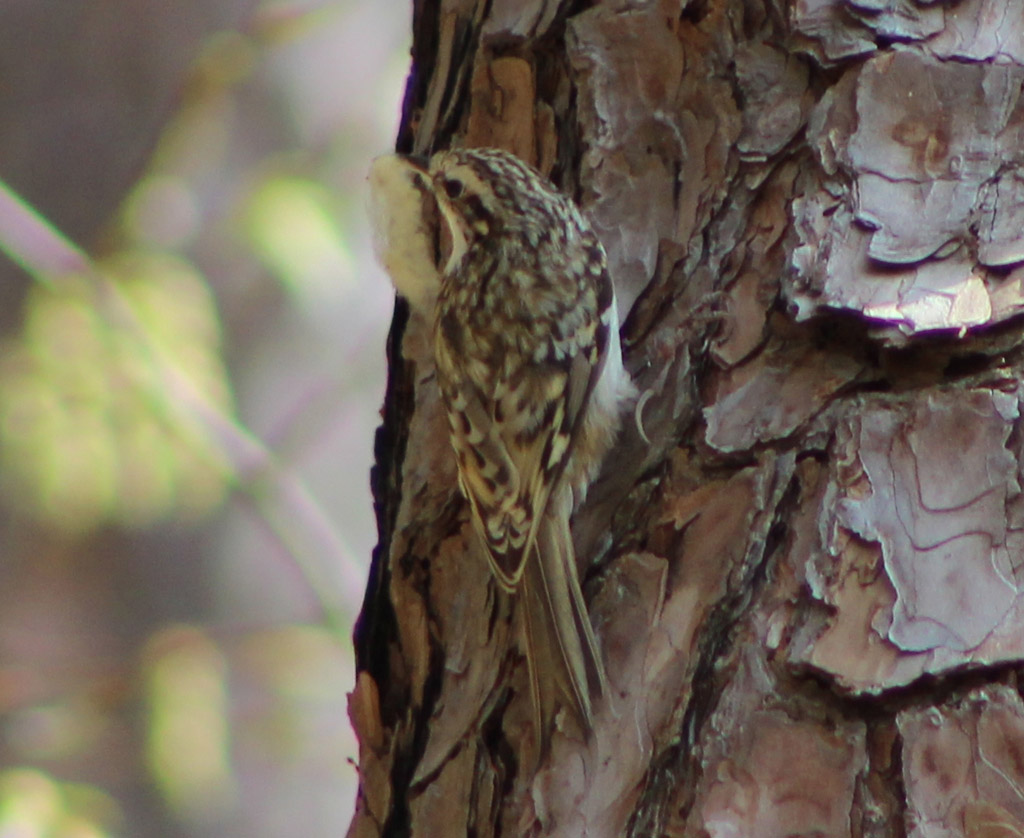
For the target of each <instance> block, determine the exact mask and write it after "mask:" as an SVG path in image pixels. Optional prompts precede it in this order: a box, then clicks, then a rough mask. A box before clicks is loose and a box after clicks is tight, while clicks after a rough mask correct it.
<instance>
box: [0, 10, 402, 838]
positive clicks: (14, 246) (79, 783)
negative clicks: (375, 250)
mask: <svg viewBox="0 0 1024 838" xmlns="http://www.w3.org/2000/svg"><path fill="white" fill-rule="evenodd" d="M221 2H222V0H211V2H210V4H208V6H206V7H204V6H202V4H198V3H196V4H194V5H191V6H190V5H189V4H188V3H185V4H183V5H182V6H181V7H180V8H179V7H177V6H174V5H173V4H171V5H167V4H162V3H158V2H155V0H140V3H139V4H138V5H132V6H128V7H126V6H123V5H121V4H116V3H110V2H107V0H84V3H83V8H87V9H88V14H86V16H85V17H84V18H83V20H84V21H85V22H84V23H83V24H82V25H83V26H87V27H94V28H93V29H89V31H88V32H84V31H83V32H82V33H81V40H80V41H79V42H75V43H74V49H65V50H64V51H62V52H59V54H60V55H62V56H65V57H68V56H69V55H70V57H69V58H68V61H69V66H70V67H71V75H70V76H69V77H68V79H67V80H66V85H67V86H68V87H69V89H73V90H74V91H75V94H76V95H78V96H79V97H80V99H81V101H82V102H83V103H86V104H84V105H82V106H81V107H82V108H83V109H84V110H83V112H84V117H83V116H82V114H81V113H78V111H77V110H76V109H75V108H67V109H63V110H62V109H61V108H60V107H56V106H55V107H54V109H53V112H52V113H48V114H47V119H48V120H50V122H49V123H45V122H41V123H40V124H50V125H51V126H56V128H57V129H59V130H58V131H57V132H56V134H55V132H54V131H53V130H52V128H51V129H48V131H49V133H47V134H46V136H47V137H49V138H50V139H52V138H53V137H54V136H56V135H58V134H59V136H60V137H63V138H64V139H63V140H61V142H66V143H67V151H66V153H67V154H69V155H70V154H72V153H74V152H75V143H76V141H77V133H76V131H77V130H78V129H80V128H81V126H82V125H86V126H91V125H94V124H95V125H98V126H100V127H103V125H102V122H103V119H104V118H106V117H103V118H101V117H100V116H99V114H100V113H102V112H103V111H102V107H103V102H104V101H105V98H104V97H106V98H107V99H109V98H111V97H114V96H115V94H116V92H117V90H116V89H117V85H118V84H120V85H121V86H122V87H123V89H124V90H125V91H128V93H139V92H141V93H142V95H143V97H144V96H145V95H146V92H147V91H146V90H145V89H143V90H141V91H139V90H138V89H137V88H138V87H139V85H144V82H143V79H151V78H153V77H154V76H152V75H147V74H149V73H151V72H152V73H156V72H158V71H166V70H167V68H168V67H169V66H170V62H169V60H168V59H167V57H166V55H165V54H164V52H165V44H166V45H168V46H167V48H166V52H167V54H175V53H174V52H173V50H171V49H170V46H169V45H170V43H171V40H172V30H170V29H167V28H166V27H167V26H169V25H171V24H175V23H177V24H180V27H179V28H178V29H174V30H173V32H175V33H177V32H179V29H180V32H186V31H188V32H193V33H200V32H202V33H203V34H201V35H198V34H193V35H192V36H190V37H193V38H198V48H197V49H196V57H195V59H194V60H193V61H192V62H191V63H190V64H189V66H188V67H187V68H185V71H184V72H183V74H182V76H181V79H180V81H179V83H178V87H177V93H176V95H175V96H174V97H173V107H172V108H171V109H170V110H169V111H168V112H167V113H166V114H165V115H164V116H163V118H162V120H161V123H160V126H159V131H157V132H156V133H154V135H153V137H152V142H151V143H150V145H149V146H148V153H147V156H146V161H147V162H146V164H145V166H144V167H143V168H142V170H141V171H139V172H137V173H136V174H135V179H134V183H133V185H132V186H131V188H130V189H128V190H126V191H125V192H124V194H123V196H122V200H121V202H120V206H119V208H118V209H117V211H116V212H112V213H111V214H110V215H109V217H108V218H106V219H105V220H104V222H103V223H102V225H101V226H100V227H98V230H99V231H100V234H99V235H96V236H93V237H92V239H91V241H92V243H93V246H92V247H91V248H89V252H88V253H83V252H82V251H79V250H78V248H77V246H76V245H73V244H71V242H70V240H69V239H68V237H67V236H66V235H65V232H66V231H64V230H62V229H61V227H60V225H59V224H57V223H55V222H54V221H53V220H52V219H51V218H50V217H49V215H48V212H47V208H46V207H45V206H40V207H36V208H33V207H32V206H31V205H28V206H23V207H21V209H18V207H17V202H16V201H11V200H8V201H6V202H4V200H3V198H4V196H3V195H2V194H0V251H3V252H6V253H7V255H8V257H9V258H10V260H11V262H12V263H14V264H17V265H20V266H21V268H22V269H23V273H22V279H24V280H25V284H26V290H25V293H24V295H23V298H22V299H21V302H20V305H21V309H20V311H19V312H18V313H17V314H18V316H17V318H16V320H17V324H16V326H13V327H9V328H7V330H6V331H5V332H0V544H4V545H6V548H7V549H6V552H4V553H3V556H4V558H3V559H0V836H3V838H7V836H11V838H14V836H17V838H36V836H38V837H39V838H44V836H45V838H91V836H97V837H98V836H118V835H147V836H148V835H155V836H160V835H169V836H170V835H173V836H181V835H188V836H218V838H224V837H227V838H230V836H245V838H261V837H262V836H267V838H269V836H281V835H303V836H304V837H305V838H319V836H324V838H326V836H334V835H338V834H341V833H342V832H343V831H344V829H345V827H346V825H347V821H348V818H349V816H350V813H351V811H352V805H353V800H354V793H355V781H356V778H355V772H354V768H353V766H352V763H351V760H352V758H354V757H355V756H356V745H355V742H354V740H353V737H352V734H351V730H350V728H349V725H348V722H347V718H346V708H345V694H346V692H347V691H348V690H349V689H351V679H352V677H353V661H352V650H351V644H350V639H349V631H350V626H351V621H352V620H353V619H354V618H355V614H356V610H357V608H358V604H359V602H360V598H361V594H362V588H363V585H364V581H363V577H364V574H365V566H366V564H367V563H368V558H369V552H370V548H371V546H372V544H373V543H374V540H375V531H374V524H373V518H372V512H371V504H370V498H369V490H368V469H369V465H370V462H371V452H372V440H373V431H374V428H375V426H376V423H377V410H378V407H379V402H380V398H381V394H382V392H383V383H384V374H385V372H384V367H383V358H384V353H383V341H384V333H385V331H386V328H387V324H388V319H389V315H390V308H391V303H392V294H391V291H390V289H389V287H388V285H387V283H386V281H385V280H384V278H383V277H382V276H381V275H380V273H379V271H378V270H377V269H376V267H375V266H374V265H373V264H372V256H371V248H370V245H369V241H368V238H369V236H368V234H367V230H366V226H365V223H364V221H363V209H362V207H363V198H362V187H363V179H364V173H365V171H366V168H367V166H368V164H369V161H370V159H371V158H372V157H373V156H375V155H376V154H378V153H380V152H381V151H383V150H386V149H387V148H388V147H389V145H390V144H391V142H392V137H393V133H394V130H395V126H396V125H397V117H398V107H399V104H398V103H399V101H400V97H401V93H402V84H403V80H404V75H405V72H406V69H407V62H408V32H409V28H410V21H409V18H410V16H411V9H410V8H408V7H406V6H405V5H404V4H397V5H395V6H394V7H393V8H388V9H382V8H378V7H376V6H373V5H371V4H361V3H358V2H355V0H337V2H317V0H237V2H231V0H223V2H222V5H223V6H224V8H228V7H230V8H231V10H232V14H236V15H237V21H238V22H237V25H235V26H232V27H224V26H221V27H216V26H213V27H209V28H208V29H207V30H203V29H202V26H201V25H200V24H199V22H198V21H199V20H200V18H201V17H202V15H204V14H206V13H207V12H206V11H202V10H203V9H208V8H215V7H217V5H218V3H221ZM190 9H191V12H190V11H189V10H190ZM239 9H243V10H244V13H243V14H240V15H238V10H239ZM5 14H8V13H5V11H4V10H2V9H0V49H2V48H4V47H5V43H4V35H3V33H4V32H11V31H15V30H18V29H19V28H24V27H19V26H17V25H15V21H12V20H5ZM55 14H60V12H56V13H55ZM69 14H70V12H69ZM174 14H179V15H181V16H182V17H181V18H180V19H179V20H177V21H175V20H174V19H173V18H164V17H161V16H167V15H174ZM189 14H194V15H195V20H191V19H187V18H186V17H185V16H187V15H189ZM40 20H46V18H45V17H41V18H40ZM5 24H9V25H5ZM41 25H44V24H41ZM203 25H206V24H205V23H204V24H203ZM104 27H106V28H104ZM162 27H163V28H162ZM122 29H123V30H124V32H129V31H130V32H132V33H134V36H135V37H136V39H138V38H143V39H146V38H149V39H150V40H149V41H145V40H144V43H143V44H142V45H141V47H140V45H138V44H135V45H134V46H133V45H132V44H131V42H130V41H129V40H128V39H124V40H123V41H119V40H118V38H119V35H118V33H119V32H120V31H121V30H122ZM108 34H109V37H107V36H108ZM98 35H99V37H98ZM55 37H56V36H55ZM61 37H65V38H67V37H70V38H72V39H74V38H75V37H77V33H75V32H73V31H72V32H71V33H70V35H69V32H68V29H67V28H65V29H64V30H62V34H61ZM174 37H178V35H174ZM181 37H185V36H184V35H182V36H181ZM119 44H120V46H119ZM6 46H7V47H12V44H11V43H7V44H6ZM15 46H16V44H15ZM119 49H123V50H125V51H126V54H125V56H124V57H123V59H122V58H121V56H119V55H118V54H117V50H119ZM131 49H134V50H136V51H135V52H132V53H131V54H130V55H128V54H127V51H128V50H131ZM16 53H17V50H16V49H13V48H11V49H8V50H7V53H6V54H10V55H11V56H12V58H11V62H12V64H14V65H16V62H17V58H18V55H17V54H16ZM24 54H25V56H26V58H25V59H24V60H25V61H26V62H27V61H28V58H27V56H29V55H30V54H31V53H29V52H28V51H26V52H25V53H24ZM149 59H152V66H153V67H155V68H157V69H156V70H152V68H151V67H150V66H149V64H147V61H148V60H149ZM33 60H34V59H33ZM76 60H77V61H79V62H80V65H76V64H75V63H74V61H76ZM108 65H109V66H108ZM28 66H29V65H28V64H27V63H26V64H25V67H28ZM104 67H106V69H107V70H108V71H109V72H110V73H112V74H113V75H110V76H109V77H104V75H103V73H102V72H101V69H102V68H104ZM54 72H55V73H56V71H54ZM133 73H134V74H137V77H133V76H132V74H133ZM25 78H26V79H28V78H29V76H28V74H27V73H26V76H25ZM355 79H359V80H360V81H359V82H358V83H356V82H355ZM111 80H114V81H116V82H117V84H113V83H112V82H111ZM54 95H55V96H56V95H57V94H56V93H55V94H54ZM90 95H92V96H94V97H95V102H96V103H97V108H98V110H97V111H96V115H95V116H93V115H91V114H89V112H88V103H89V102H90V101H92V100H90V98H89V97H90ZM24 98H25V102H29V101H33V102H37V103H41V104H39V106H40V107H47V104H46V101H45V100H46V97H45V96H44V97H42V98H40V97H35V99H33V98H32V97H24ZM8 104H9V103H7V102H6V101H5V100H4V98H3V96H2V94H0V118H4V117H5V116H6V117H11V113H6V112H4V111H3V108H4V107H5V106H7V105H8ZM12 107H13V106H12ZM24 107H28V106H27V105H25V106H24ZM130 110H131V109H130V108H129V109H128V110H127V111H125V109H124V108H122V112H130ZM76 114H78V116H79V117H81V118H83V119H84V121H83V122H81V123H79V124H78V128H73V127H71V122H70V120H73V119H74V118H76ZM29 116H31V114H29ZM30 121H31V120H28V122H30ZM65 122H67V125H65ZM12 124H13V123H12ZM17 124H19V125H20V124H23V123H21V122H19V123H17ZM25 124H27V123H25ZM130 127H131V128H132V130H137V131H138V133H139V134H140V136H142V135H144V133H145V131H146V130H149V129H147V127H146V125H145V124H143V122H142V121H141V120H140V122H139V124H138V125H137V126H130ZM112 130H113V128H111V131H112ZM100 136H103V134H102V132H101V133H100ZM124 136H125V137H127V138H130V137H131V134H130V132H129V133H128V134H125V135H124ZM126 141H127V140H126ZM2 143H3V138H2V137H0V148H2ZM21 147H22V148H28V147H29V146H28V145H26V144H25V143H22V146H21ZM54 147H55V149H56V151H55V153H56V154H57V157H55V158H53V159H54V160H57V159H59V158H60V156H61V155H64V154H65V148H64V146H62V145H61V143H60V142H57V143H56V145H55V146H54ZM44 150H45V149H44V148H43V145H42V144H40V152H39V153H40V155H43V153H44ZM27 159H28V163H27V164H26V166H27V168H26V169H25V170H24V172H20V171H11V170H10V169H9V168H8V169H5V168H4V166H3V164H0V186H2V185H3V184H2V182H6V181H8V180H9V179H10V180H13V181H15V182H17V181H18V177H19V176H21V175H23V174H25V173H26V172H27V173H28V174H27V175H25V176H26V177H27V178H28V181H27V182H29V183H31V174H32V172H33V171H36V172H39V171H44V170H45V166H46V165H47V164H46V161H45V159H43V157H42V156H41V157H40V159H39V160H38V161H36V160H35V159H33V158H32V156H31V155H29V157H28V158H27ZM104 159H106V160H107V165H109V166H111V167H112V168H111V171H110V173H109V174H110V177H111V179H113V177H114V172H115V169H116V162H117V154H116V153H113V154H111V155H108V156H107V157H105V158H104ZM33 167H34V168H33ZM98 174H99V175H100V176H104V175H106V174H107V173H106V172H104V171H100V172H98ZM58 186H59V184H58ZM54 194H55V195H56V198H55V199H54V201H55V203H54V210H53V211H54V212H55V213H56V214H57V215H59V214H60V211H61V207H62V204H61V201H62V200H63V199H64V198H67V199H68V200H69V201H70V200H71V199H77V198H80V197H81V195H75V194H73V193H72V191H71V189H70V187H69V191H68V193H67V194H63V193H62V192H61V190H60V189H59V188H58V189H57V190H56V192H55V193H54ZM30 203H31V202H30ZM69 217H70V215H69ZM53 265H58V266H61V267H60V268H59V269H55V268H53V267H52V266H53ZM3 267H9V265H7V264H6V263H5V264H4V265H0V268H3ZM338 615H340V620H341V625H340V626H339V625H338V623H337V621H336V618H338Z"/></svg>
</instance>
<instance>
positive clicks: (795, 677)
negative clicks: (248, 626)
mask: <svg viewBox="0 0 1024 838" xmlns="http://www.w3.org/2000/svg"><path fill="white" fill-rule="evenodd" d="M414 31H415V44H414V48H413V73H412V75H411V77H410V83H409V91H408V96H407V101H406V110H405V114H404V119H403V126H402V129H401V133H400V136H399V141H398V149H399V150H400V151H410V152H417V153H429V152H431V151H433V150H436V149H438V148H443V147H446V146H448V145H453V144H461V145H468V146H481V145H486V146H500V147H503V148H506V149H510V150H512V151H514V152H516V153H517V154H519V155H520V156H522V157H523V158H524V159H526V160H528V161H529V162H532V163H534V164H536V165H537V166H538V167H539V168H541V170H542V171H544V172H545V173H547V174H550V176H551V177H552V179H553V180H554V181H555V182H556V183H557V184H558V185H559V186H560V187H561V188H562V189H563V190H565V191H567V192H568V193H570V194H572V195H573V196H574V197H575V198H576V199H577V200H578V202H579V203H580V205H581V206H582V207H583V209H584V210H585V212H586V213H587V215H588V216H589V218H590V219H591V221H592V223H593V224H594V226H595V228H596V229H597V231H598V233H599V235H600V236H601V239H602V241H603V243H604V245H605V248H606V249H607V251H608V256H609V264H610V270H611V274H612V278H613V280H614V282H615V285H616V289H617V293H618V296H619V301H620V311H621V312H623V313H624V314H625V317H624V323H623V329H622V336H623V343H624V347H625V350H626V360H627V366H628V367H629V368H630V370H631V371H632V373H633V376H634V379H635V381H636V384H637V387H638V389H639V391H640V392H641V394H642V395H641V397H640V400H639V402H638V404H637V407H636V411H635V416H631V417H629V418H628V419H627V421H626V426H627V427H626V428H625V430H624V432H623V434H622V436H621V438H620V440H619V443H618V445H617V446H616V448H615V450H614V451H613V452H612V454H611V455H610V456H609V458H608V462H607V463H606V464H605V468H604V470H603V474H602V477H601V478H600V479H599V480H598V482H597V484H596V485H595V486H594V487H592V489H591V492H590V495H589V498H588V501H587V504H586V506H584V507H583V508H582V509H581V510H579V511H578V513H577V515H576V516H575V519H574V523H573V531H574V539H575V540H576V543H577V548H578V555H579V559H580V574H581V578H582V579H584V580H585V592H586V594H587V598H588V603H589V608H590V615H591V619H592V621H593V624H594V627H595V631H596V633H597V636H598V638H599V641H600V643H601V646H602V648H603V654H604V657H605V661H606V665H607V668H608V673H609V679H610V682H611V691H612V700H611V701H610V702H607V703H606V704H605V705H604V706H603V707H601V708H599V709H598V721H597V729H596V730H595V732H594V735H593V736H592V737H591V738H590V739H589V740H588V741H585V742H584V741H579V740H577V739H574V738H573V737H572V736H570V735H556V736H555V741H554V744H553V748H552V752H551V754H550V757H549V759H548V760H547V761H546V762H545V763H544V764H543V765H542V766H541V767H540V769H539V770H538V771H537V772H536V773H534V772H533V771H532V770H530V769H529V764H528V761H527V760H526V759H525V757H524V755H525V754H526V753H527V748H528V746H527V743H526V742H525V737H526V736H527V735H528V734H527V731H528V730H529V721H528V720H529V716H530V707H529V691H528V689H527V685H526V672H525V665H524V662H523V660H522V657H521V655H520V653H519V649H518V641H517V630H516V623H515V608H514V604H513V603H510V602H509V601H508V600H507V599H506V598H505V597H503V596H502V595H500V593H499V592H498V590H497V589H496V586H495V585H494V583H493V581H492V580H491V579H490V577H489V571H488V568H487V565H486V562H485V561H484V560H483V558H482V556H481V555H480V553H479V548H478V546H477V545H476V544H475V542H474V540H473V536H472V534H471V532H470V527H469V522H468V515H467V510H466V508H465V506H464V504H463V503H462V501H461V500H460V497H459V494H458V491H457V488H456V485H455V480H454V463H453V459H452V455H451V453H450V450H449V446H448V443H447V438H446V434H447V432H446V428H445V425H444V421H443V417H442V415H441V410H440V408H439V405H438V401H437V394H436V391H435V388H434V384H433V379H432V359H431V351H430V342H429V330H430V326H429V324H428V323H425V322H422V319H421V318H418V317H416V316H412V317H410V316H409V314H408V310H407V307H406V306H405V305H404V304H403V303H401V302H399V304H398V306H397V308H396V316H395V321H394V325H393V329H392V335H391V342H390V345H389V351H390V356H389V357H390V359H391V380H390V383H389V390H388V395H387V401H386V404H385V410H384V424H383V426H382V428H381V430H380V432H379V435H378V440H377V458H378V466H377V469H376V470H375V473H374V491H375V496H376V499H377V512H378V520H379V523H380V530H381V541H380V545H379V547H378V550H377V552H376V554H375V556H374V563H373V570H372V573H371V578H370V584H369V587H368V591H367V597H366V602H365V606H364V610H363V614H362V617H361V620H360V623H359V626H358V628H357V631H356V646H357V652H358V669H359V674H358V682H357V688H356V690H355V692H354V693H353V695H352V698H351V705H350V706H351V713H352V717H353V721H354V723H355V725H356V728H357V731H358V733H359V736H360V741H361V752H360V769H361V776H362V787H361V793H360V799H359V802H358V811H357V814H356V817H355V819H354V821H353V824H352V827H351V829H350V833H349V834H350V835H351V836H357V837H358V838H362V836H370V835H387V836H400V835H413V836H434V835H437V836H441V835H446V836H447V835H474V836H496V835H501V836H510V835H540V834H543V835H561V836H581V835H588V836H620V835H627V836H662V835H665V836H704V835H712V836H735V835H751V836H753V835H756V836H790V835H827V836H846V835H849V836H903V835H912V836H955V835H965V836H996V835H1019V834H1022V832H1024V793H1022V792H1021V789H1022V788H1024V758H1022V756H1021V755H1022V754H1024V702H1022V699H1021V694H1020V691H1019V689H1018V670H1019V667H1020V661H1021V657H1022V654H1024V630H1022V629H1024V598H1022V596H1021V590H1022V588H1021V585H1022V564H1024V536H1022V530H1021V526H1022V521H1024V502H1022V496H1021V488H1020V486H1021V477H1020V473H1021V464H1022V458H1024V449H1022V434H1021V431H1020V398H1021V385H1020V378H1021V366H1022V361H1024V357H1022V352H1021V343H1022V338H1021V319H1020V313H1021V311H1022V307H1024V285H1022V280H1024V267H1022V265H1024V236H1022V235H1021V230H1022V222H1024V209H1022V208H1024V191H1022V189H1024V177H1022V176H1021V175H1020V174H1019V167H1020V162H1021V158H1022V156H1024V98H1022V96H1021V92H1022V86H1024V0H961V2H949V3H942V4H940V3H934V2H924V1H923V0H885V2H883V1H882V0H878V2H875V0H871V1H870V2H869V0H794V2H785V0H704V2H701V1H700V0H693V1H692V2H686V0H665V2H660V3H645V4H640V3H635V4H631V3H621V2H620V3H613V2H606V3H598V4H596V5H592V6H589V7H585V8H584V7H583V5H582V4H567V3H555V2H544V1H543V0H536V2H527V3H522V2H512V0H507V2H502V1H501V0H497V1H496V2H490V3H485V2H482V0H481V1H480V2H465V0H463V2H455V1H454V0H441V2H440V3H438V2H417V3H416V10H415V20H414Z"/></svg>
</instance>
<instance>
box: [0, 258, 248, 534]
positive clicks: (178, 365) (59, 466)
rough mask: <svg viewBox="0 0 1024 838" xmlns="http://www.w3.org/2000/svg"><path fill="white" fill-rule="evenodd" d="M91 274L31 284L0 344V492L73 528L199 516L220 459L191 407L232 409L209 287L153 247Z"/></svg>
mask: <svg viewBox="0 0 1024 838" xmlns="http://www.w3.org/2000/svg"><path fill="white" fill-rule="evenodd" d="M96 274H97V275H102V276H103V277H104V278H105V281H103V282H99V281H98V280H97V275H94V276H62V277H58V278H56V279H55V280H54V281H52V282H50V283H47V284H43V283H37V284H36V285H34V286H32V288H31V289H30V291H29V296H28V299H27V301H26V304H25V317H24V328H23V329H22V331H21V333H20V334H18V335H16V336H14V337H12V338H10V339H8V340H7V341H6V343H5V345H3V346H2V347H0V475H2V476H3V481H4V488H5V490H6V491H7V493H8V495H9V497H10V498H11V499H12V500H13V501H14V502H15V503H16V504H17V505H18V506H19V507H20V508H21V509H22V510H23V511H25V512H26V513H28V514H30V515H32V516H35V517H37V518H38V519H39V520H40V523H41V524H43V525H45V526H50V527H53V528H56V529H59V530H62V531H68V532H72V533H78V532H82V531H84V530H88V529H90V528H95V527H97V526H99V525H101V524H108V523H114V524H122V525H127V526H147V525H151V524H152V523H154V522H155V521H158V520H161V519H164V518H167V517H169V516H180V517H183V518H185V519H186V520H188V519H194V518H195V517H197V516H200V515H203V514H206V513H208V512H209V511H210V510H211V509H212V508H214V507H215V506H216V504H217V503H218V502H219V501H220V500H221V498H222V497H223V494H224V488H225V482H226V480H227V479H228V474H229V463H228V462H227V459H226V457H225V455H224V453H223V452H222V451H221V450H220V449H219V447H218V445H217V441H216V440H215V439H211V438H210V435H209V433H208V432H207V430H206V429H205V428H204V427H202V425H201V424H199V422H198V421H197V417H196V416H195V411H193V410H191V408H190V402H191V400H194V399H202V400H204V401H208V402H209V403H210V404H211V405H213V406H215V407H216V408H218V409H220V410H223V411H225V412H228V411H230V410H231V395H230V388H229V385H228V381H227V376H226V374H225V370H224V364H223V362H222V361H221V358H220V325H219V321H218V318H217V312H216V310H215V308H214V304H213V300H212V298H211V295H210V292H209V289H208V287H207V286H206V283H205V282H204V280H203V278H202V277H201V276H200V275H199V274H198V273H197V272H196V270H195V269H194V268H193V267H192V266H191V265H189V264H188V262H186V261H185V260H184V259H182V258H179V257H176V256H173V255H169V254H162V253H147V252H141V251H136V252H131V251H122V252H119V253H117V254H116V255H114V256H113V257H111V258H110V259H108V260H105V261H103V262H100V263H97V265H96ZM172 375H173V376H174V378H180V379H181V381H174V380H173V379H172V380H169V379H171V376H172ZM182 402H185V404H184V405H182Z"/></svg>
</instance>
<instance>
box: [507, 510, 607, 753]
mask: <svg viewBox="0 0 1024 838" xmlns="http://www.w3.org/2000/svg"><path fill="white" fill-rule="evenodd" d="M568 519H569V516H568V514H567V511H566V513H565V514H558V511H556V510H552V509H551V508H550V507H549V510H548V514H546V515H545V516H544V519H543V520H542V522H541V523H540V526H539V527H538V532H537V540H536V543H535V547H534V550H533V552H532V554H531V555H530V556H529V557H528V559H527V562H526V567H525V569H524V571H523V579H522V583H521V585H522V587H521V588H520V591H521V602H522V609H523V625H524V633H525V637H526V657H527V663H528V666H529V670H530V689H531V691H532V693H533V706H534V715H535V719H536V725H537V744H538V747H539V751H538V757H539V758H541V759H542V758H543V757H544V756H545V755H546V753H547V750H548V746H549V744H550V736H551V731H552V728H553V725H554V721H555V714H556V713H557V712H558V708H559V707H560V706H563V705H564V706H565V707H566V708H567V709H568V710H569V711H570V712H571V713H572V714H573V716H575V719H576V721H577V723H578V724H579V726H580V729H581V732H582V733H583V734H584V735H585V736H586V735H589V733H590V731H591V730H592V727H593V724H592V720H593V703H592V702H593V700H595V699H597V698H599V697H600V696H601V695H603V694H606V693H607V681H606V679H605V674H604V665H603V664H602V662H601V655H600V652H599V651H598V648H597V642H596V640H595V639H594V632H593V629H591V627H590V618H589V617H588V616H587V607H586V604H585V603H584V601H583V594H582V592H581V591H580V585H579V582H578V580H577V576H576V560H575V555H574V551H573V546H572V537H571V535H570V533H569V520H568Z"/></svg>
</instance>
